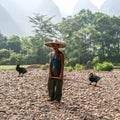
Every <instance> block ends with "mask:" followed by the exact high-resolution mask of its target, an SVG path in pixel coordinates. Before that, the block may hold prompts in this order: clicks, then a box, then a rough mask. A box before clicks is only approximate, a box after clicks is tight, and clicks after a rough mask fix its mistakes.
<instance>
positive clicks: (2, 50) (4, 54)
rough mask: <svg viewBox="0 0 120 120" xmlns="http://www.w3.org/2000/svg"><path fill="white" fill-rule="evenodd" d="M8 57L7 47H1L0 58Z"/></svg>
mask: <svg viewBox="0 0 120 120" xmlns="http://www.w3.org/2000/svg"><path fill="white" fill-rule="evenodd" d="M9 57H10V52H9V50H7V49H1V50H0V59H2V58H9Z"/></svg>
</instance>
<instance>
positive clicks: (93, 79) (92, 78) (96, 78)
mask: <svg viewBox="0 0 120 120" xmlns="http://www.w3.org/2000/svg"><path fill="white" fill-rule="evenodd" d="M100 79H101V78H100V77H99V76H97V75H95V74H94V73H89V81H90V83H89V85H91V84H92V83H93V82H94V83H95V85H94V86H97V82H98V81H99V80H100Z"/></svg>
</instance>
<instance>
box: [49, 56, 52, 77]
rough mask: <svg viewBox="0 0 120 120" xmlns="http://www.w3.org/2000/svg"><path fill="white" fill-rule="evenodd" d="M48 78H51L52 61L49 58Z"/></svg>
mask: <svg viewBox="0 0 120 120" xmlns="http://www.w3.org/2000/svg"><path fill="white" fill-rule="evenodd" d="M49 78H52V61H51V58H50V60H49Z"/></svg>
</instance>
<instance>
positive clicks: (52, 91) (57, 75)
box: [45, 40, 66, 103]
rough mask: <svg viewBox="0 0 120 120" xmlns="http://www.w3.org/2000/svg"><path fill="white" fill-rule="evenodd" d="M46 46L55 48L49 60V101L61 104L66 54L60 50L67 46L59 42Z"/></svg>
mask: <svg viewBox="0 0 120 120" xmlns="http://www.w3.org/2000/svg"><path fill="white" fill-rule="evenodd" d="M45 45H46V46H48V47H52V48H53V54H51V57H50V60H49V79H48V93H49V99H48V101H54V102H55V103H59V102H60V101H61V97H62V86H63V72H64V54H63V53H62V52H61V51H59V48H65V47H66V45H65V44H64V43H60V42H59V41H58V40H54V41H53V42H48V43H45Z"/></svg>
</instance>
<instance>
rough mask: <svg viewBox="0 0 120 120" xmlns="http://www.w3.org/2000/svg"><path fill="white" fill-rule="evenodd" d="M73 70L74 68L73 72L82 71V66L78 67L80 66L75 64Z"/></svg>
mask: <svg viewBox="0 0 120 120" xmlns="http://www.w3.org/2000/svg"><path fill="white" fill-rule="evenodd" d="M74 68H75V70H77V71H81V70H84V66H83V65H80V64H76V65H75V67H74Z"/></svg>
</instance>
